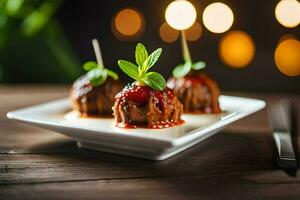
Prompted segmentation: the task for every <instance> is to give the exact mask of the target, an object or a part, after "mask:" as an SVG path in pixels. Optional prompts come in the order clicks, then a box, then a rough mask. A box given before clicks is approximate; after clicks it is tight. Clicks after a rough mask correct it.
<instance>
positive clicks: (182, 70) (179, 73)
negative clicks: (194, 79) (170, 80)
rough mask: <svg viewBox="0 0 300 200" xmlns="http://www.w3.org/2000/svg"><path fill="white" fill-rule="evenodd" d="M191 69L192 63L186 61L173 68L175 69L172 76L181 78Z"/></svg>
mask: <svg viewBox="0 0 300 200" xmlns="http://www.w3.org/2000/svg"><path fill="white" fill-rule="evenodd" d="M191 68H192V62H191V61H186V62H185V63H184V64H181V65H178V66H177V67H175V69H174V70H173V76H174V77H175V78H180V77H183V76H185V75H187V74H188V73H189V72H190V71H191Z"/></svg>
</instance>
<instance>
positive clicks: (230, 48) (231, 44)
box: [219, 31, 255, 68]
mask: <svg viewBox="0 0 300 200" xmlns="http://www.w3.org/2000/svg"><path fill="white" fill-rule="evenodd" d="M254 54H255V45H254V42H253V40H252V38H251V37H250V35H249V34H247V33H246V32H244V31H231V32H229V33H227V34H226V35H225V36H224V38H223V39H222V40H221V42H220V44H219V56H220V58H221V60H222V61H223V62H224V63H225V64H227V65H229V66H230V67H233V68H242V67H246V66H247V65H248V64H249V63H250V62H251V61H252V59H253V57H254Z"/></svg>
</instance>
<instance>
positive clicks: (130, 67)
mask: <svg viewBox="0 0 300 200" xmlns="http://www.w3.org/2000/svg"><path fill="white" fill-rule="evenodd" d="M118 65H119V67H120V68H121V69H122V71H123V72H124V73H125V74H127V75H128V76H130V77H131V78H133V79H134V80H136V81H139V80H140V76H139V72H138V67H137V66H136V65H135V64H133V63H131V62H128V61H126V60H119V61H118Z"/></svg>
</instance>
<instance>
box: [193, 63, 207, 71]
mask: <svg viewBox="0 0 300 200" xmlns="http://www.w3.org/2000/svg"><path fill="white" fill-rule="evenodd" d="M205 67H206V63H205V62H203V61H199V62H196V63H194V64H193V65H192V68H193V69H194V70H200V69H203V68H205Z"/></svg>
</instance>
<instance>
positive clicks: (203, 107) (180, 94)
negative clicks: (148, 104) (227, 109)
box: [167, 73, 221, 113]
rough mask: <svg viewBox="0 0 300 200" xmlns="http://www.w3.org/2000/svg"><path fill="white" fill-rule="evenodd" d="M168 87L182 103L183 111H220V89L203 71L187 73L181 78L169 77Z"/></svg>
mask: <svg viewBox="0 0 300 200" xmlns="http://www.w3.org/2000/svg"><path fill="white" fill-rule="evenodd" d="M167 85H168V87H170V88H171V89H173V92H174V94H175V95H176V96H177V98H178V99H179V101H180V102H181V103H182V104H183V109H184V112H185V113H220V112H221V109H220V107H219V101H218V98H219V95H220V89H219V87H218V85H217V83H216V82H215V81H214V80H213V79H211V78H210V77H209V76H207V75H206V74H204V73H200V74H189V75H186V76H185V77H182V78H178V79H175V78H170V79H169V80H168V84H167Z"/></svg>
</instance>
